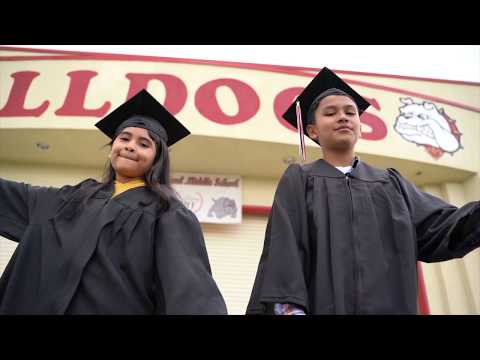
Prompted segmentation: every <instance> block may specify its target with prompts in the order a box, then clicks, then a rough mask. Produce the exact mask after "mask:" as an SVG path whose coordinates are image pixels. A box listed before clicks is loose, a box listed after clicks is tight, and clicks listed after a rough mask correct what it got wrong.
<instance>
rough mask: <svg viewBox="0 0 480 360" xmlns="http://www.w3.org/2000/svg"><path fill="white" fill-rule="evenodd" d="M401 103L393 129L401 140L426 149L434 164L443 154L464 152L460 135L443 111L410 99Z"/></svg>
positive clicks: (432, 104) (401, 99)
mask: <svg viewBox="0 0 480 360" xmlns="http://www.w3.org/2000/svg"><path fill="white" fill-rule="evenodd" d="M400 101H401V102H402V103H403V105H402V106H401V107H400V108H399V110H400V114H399V115H398V116H397V118H396V121H395V124H394V125H393V128H394V129H395V131H396V132H397V133H399V134H400V136H401V137H402V138H404V139H405V140H407V141H410V142H413V143H415V144H417V146H423V147H425V149H426V151H427V152H428V153H429V154H430V155H431V156H432V157H433V158H434V159H436V160H438V159H439V158H440V157H441V156H442V155H443V154H444V153H449V154H450V155H452V156H453V154H454V153H455V152H457V151H458V150H460V149H463V147H462V144H461V143H460V137H461V136H462V133H461V132H460V131H459V130H458V127H457V125H456V121H455V120H453V119H451V118H450V117H449V116H448V115H447V114H446V113H445V110H444V109H443V108H440V109H439V108H437V106H436V105H435V104H434V103H431V102H427V101H423V102H420V103H416V102H414V101H413V100H412V99H411V98H400Z"/></svg>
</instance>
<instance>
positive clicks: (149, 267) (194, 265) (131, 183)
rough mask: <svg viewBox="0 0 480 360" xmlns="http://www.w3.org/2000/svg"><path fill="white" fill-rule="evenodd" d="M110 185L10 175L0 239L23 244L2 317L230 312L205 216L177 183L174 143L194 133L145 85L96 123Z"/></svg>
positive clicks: (11, 269)
mask: <svg viewBox="0 0 480 360" xmlns="http://www.w3.org/2000/svg"><path fill="white" fill-rule="evenodd" d="M96 126H97V127H98V128H100V130H102V131H103V132H104V133H105V134H107V135H108V136H109V137H110V138H111V139H112V141H111V143H110V145H111V152H110V155H109V158H110V161H109V165H108V168H107V171H106V174H105V176H104V180H103V182H101V183H100V182H97V181H95V180H93V179H87V180H85V181H83V182H81V183H80V184H77V185H75V186H64V187H61V188H53V187H40V186H32V185H28V184H24V183H18V182H14V181H8V180H4V179H0V199H1V200H0V235H2V236H4V237H6V238H8V239H10V240H13V241H16V242H18V246H17V248H16V250H15V252H14V254H13V256H12V258H11V260H10V262H9V263H8V265H7V267H6V269H5V271H4V273H3V275H2V278H1V279H0V313H1V314H226V306H225V302H224V300H223V298H222V295H221V294H220V292H219V289H218V287H217V285H216V283H215V281H214V279H213V278H212V273H211V269H210V264H209V260H208V256H207V251H206V247H205V243H204V239H203V235H202V231H201V228H200V224H199V222H198V220H197V219H196V217H195V215H194V214H193V213H192V212H191V211H189V210H188V209H187V208H186V207H185V206H184V205H183V204H182V203H181V202H180V201H179V200H177V199H176V197H175V196H174V192H173V190H172V189H171V187H170V185H169V179H168V176H169V156H168V147H167V146H170V145H172V144H173V143H175V142H176V141H178V140H180V139H181V138H183V137H185V136H186V135H188V134H189V132H188V130H187V129H186V128H184V127H183V126H182V125H181V124H180V123H179V122H178V121H177V120H176V119H175V118H174V117H173V116H172V115H170V114H169V113H168V111H167V110H166V109H164V108H163V107H162V106H161V105H160V104H159V103H158V102H157V101H156V100H155V99H154V98H153V97H152V96H151V95H150V94H149V93H148V92H146V91H145V90H142V91H141V92H140V93H138V94H137V95H136V96H134V97H133V98H131V99H130V100H129V101H127V102H126V103H125V104H123V105H121V106H120V107H119V108H117V109H116V110H115V111H113V112H112V113H111V114H109V115H108V116H107V117H106V118H104V119H103V120H101V121H100V122H99V123H97V124H96Z"/></svg>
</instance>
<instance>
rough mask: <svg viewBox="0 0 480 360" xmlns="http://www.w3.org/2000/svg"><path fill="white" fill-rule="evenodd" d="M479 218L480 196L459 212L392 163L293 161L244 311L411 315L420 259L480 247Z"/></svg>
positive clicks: (281, 186) (444, 256)
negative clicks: (347, 166) (286, 307)
mask: <svg viewBox="0 0 480 360" xmlns="http://www.w3.org/2000/svg"><path fill="white" fill-rule="evenodd" d="M479 220H480V205H479V202H471V203H468V204H466V205H465V206H463V207H461V208H459V209H457V208H456V207H455V206H452V205H450V204H447V203H445V202H444V201H442V200H441V199H438V198H436V197H434V196H432V195H429V194H427V193H424V192H421V191H420V190H418V189H417V188H416V187H415V186H414V185H413V184H411V183H410V182H408V181H407V180H406V179H404V178H403V177H402V176H401V175H400V174H399V173H398V172H397V171H396V170H394V169H388V170H381V169H377V168H374V167H371V166H369V165H368V164H366V163H363V162H361V161H358V163H357V165H356V166H355V167H354V169H353V170H352V171H351V173H349V174H347V175H344V174H343V173H342V172H341V171H339V170H337V169H336V168H335V167H333V166H331V165H330V164H328V163H327V162H325V161H324V160H323V159H320V160H317V161H316V162H313V163H311V164H307V165H304V166H300V165H298V164H293V165H290V166H289V167H288V169H287V170H286V171H285V173H284V175H283V176H282V178H281V179H280V182H279V184H278V187H277V190H276V193H275V198H274V202H273V205H272V210H271V213H270V216H269V220H268V224H267V229H266V234H265V241H264V248H263V252H262V255H261V258H260V262H259V266H258V271H257V275H256V278H255V283H254V287H253V290H252V294H251V298H250V302H249V304H248V307H247V314H271V313H272V308H273V303H293V304H296V305H300V306H301V307H303V308H304V309H305V310H306V312H307V313H308V314H416V313H417V271H416V270H417V268H416V261H417V259H418V260H420V261H424V262H436V261H442V260H448V259H452V258H459V257H463V256H464V255H465V254H467V253H468V252H469V251H471V250H473V249H475V248H476V247H478V246H479V245H480V221H479Z"/></svg>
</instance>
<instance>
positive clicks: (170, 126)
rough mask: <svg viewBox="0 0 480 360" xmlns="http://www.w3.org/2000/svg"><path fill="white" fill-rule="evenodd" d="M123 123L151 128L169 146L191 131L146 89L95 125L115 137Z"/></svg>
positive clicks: (109, 135) (110, 136)
mask: <svg viewBox="0 0 480 360" xmlns="http://www.w3.org/2000/svg"><path fill="white" fill-rule="evenodd" d="M126 120H128V121H126ZM122 124H123V125H128V126H134V127H140V128H144V129H147V130H150V131H152V132H153V133H155V134H157V135H158V136H160V137H161V138H163V139H164V140H165V141H166V143H167V146H171V145H173V144H175V143H176V142H177V141H179V140H181V139H183V138H184V137H185V136H187V135H189V134H190V131H188V129H187V128H185V127H184V126H183V125H182V124H181V123H180V122H179V121H178V120H177V119H176V118H175V117H174V116H173V115H172V114H170V113H169V112H168V110H167V109H165V108H164V107H163V106H162V105H161V104H160V103H159V102H158V101H157V100H156V99H155V98H154V97H153V96H152V95H150V93H149V92H148V91H147V90H145V89H143V90H141V91H140V92H138V93H137V94H136V95H135V96H133V97H131V98H130V99H129V100H128V101H126V102H125V103H123V104H122V105H120V106H119V107H118V108H116V109H115V110H113V111H112V112H111V113H110V114H108V115H107V116H106V117H104V118H103V119H102V120H100V121H99V122H97V123H96V124H95V126H96V127H97V128H99V129H100V131H102V132H103V133H104V134H105V135H107V136H108V137H109V138H111V139H114V138H115V135H116V133H117V130H118V129H119V127H120V126H122ZM124 127H127V126H124Z"/></svg>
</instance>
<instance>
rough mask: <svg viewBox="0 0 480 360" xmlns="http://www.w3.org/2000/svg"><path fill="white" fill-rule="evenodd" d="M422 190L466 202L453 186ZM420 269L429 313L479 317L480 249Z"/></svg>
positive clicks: (459, 203) (423, 264) (446, 199)
mask: <svg viewBox="0 0 480 360" xmlns="http://www.w3.org/2000/svg"><path fill="white" fill-rule="evenodd" d="M422 190H423V191H425V192H428V193H430V194H432V195H434V196H437V197H439V198H442V199H444V200H445V201H447V202H449V203H451V204H454V205H456V206H461V205H463V204H464V203H466V201H465V199H464V196H463V194H462V191H461V189H459V186H457V185H456V184H442V185H441V186H436V185H429V186H424V187H423V188H422ZM422 268H423V272H424V278H425V287H426V289H427V297H428V302H429V306H430V313H431V314H433V315H449V314H466V315H468V314H480V249H477V250H475V251H473V252H471V253H470V254H468V255H466V256H465V257H463V258H462V259H454V260H449V261H443V262H438V263H422Z"/></svg>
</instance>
